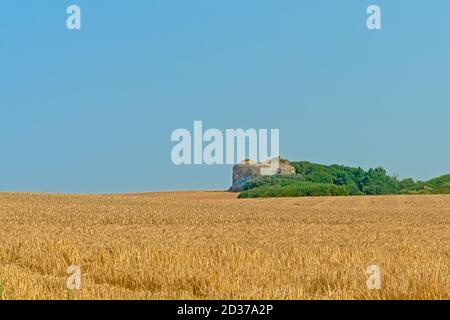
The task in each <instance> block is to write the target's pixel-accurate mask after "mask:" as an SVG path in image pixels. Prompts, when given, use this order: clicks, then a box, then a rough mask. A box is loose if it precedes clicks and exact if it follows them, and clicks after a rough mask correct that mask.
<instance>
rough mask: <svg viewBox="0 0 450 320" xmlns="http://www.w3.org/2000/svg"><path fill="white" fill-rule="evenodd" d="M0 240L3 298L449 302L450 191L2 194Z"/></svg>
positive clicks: (0, 297) (0, 289)
mask: <svg viewBox="0 0 450 320" xmlns="http://www.w3.org/2000/svg"><path fill="white" fill-rule="evenodd" d="M0 239H1V242H0V299H8V300H9V299H74V300H75V299H449V298H450V290H449V287H450V279H449V274H450V273H449V271H450V267H449V266H450V196H448V195H427V196H381V197H365V196H361V197H323V198H314V197H311V198H284V199H237V198H236V195H235V194H231V193H226V192H179V193H153V194H129V195H51V194H21V193H2V194H0ZM70 265H77V266H79V267H80V269H81V273H82V277H81V279H82V282H81V289H80V290H67V288H66V281H67V277H68V274H67V267H68V266H70ZM369 265H377V266H379V267H380V270H381V283H382V289H380V290H369V289H368V287H367V278H368V276H369V275H368V274H367V267H368V266H369Z"/></svg>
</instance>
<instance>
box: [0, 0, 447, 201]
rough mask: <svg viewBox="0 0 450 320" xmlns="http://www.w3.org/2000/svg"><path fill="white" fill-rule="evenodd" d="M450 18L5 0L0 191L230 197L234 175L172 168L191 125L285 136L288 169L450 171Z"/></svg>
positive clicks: (418, 12) (246, 5)
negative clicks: (69, 24)
mask: <svg viewBox="0 0 450 320" xmlns="http://www.w3.org/2000/svg"><path fill="white" fill-rule="evenodd" d="M70 4H77V5H79V6H80V7H81V10H82V30H80V31H69V30H67V29H66V18H67V17H68V15H67V14H66V8H67V6H68V5H70ZM370 4H378V5H380V6H381V9H382V27H383V29H382V30H379V31H369V30H368V29H367V28H366V19H367V14H366V9H367V7H368V5H370ZM449 19H450V1H448V0H433V1H425V0H421V1H411V0H396V1H391V0H390V1H383V0H372V1H365V0H341V1H335V0H328V1H321V0H311V1H300V0H280V1H275V0H270V1H269V0H244V1H243V0H227V1H211V0H190V1H185V0H179V1H175V0H133V1H123V0H120V1H119V0H108V1H106V0H104V1H103V0H95V1H92V0H89V1H88V0H71V1H63V0H58V1H55V0H36V1H28V0H26V1H25V0H2V1H1V4H0V148H1V149H0V150H1V154H0V191H43V192H80V193H107V192H135V191H156V190H177V189H225V188H227V187H228V186H229V185H230V184H231V167H230V166H179V167H177V166H175V165H174V164H172V162H171V159H170V152H171V149H172V147H173V145H174V143H172V142H171V141H170V135H171V133H172V131H173V130H174V129H176V128H188V129H191V130H192V126H193V121H194V120H202V121H203V123H204V126H205V127H207V128H219V129H222V130H225V129H226V128H240V127H242V128H279V129H280V143H281V146H280V151H281V154H282V156H284V157H287V158H288V159H291V160H308V161H313V162H319V163H325V164H331V163H338V164H346V165H354V166H362V167H364V168H368V167H372V166H383V167H385V168H386V169H387V170H388V172H389V173H391V174H398V175H399V176H400V177H413V178H415V179H429V178H431V177H434V176H437V175H441V174H444V173H450V170H449V169H450V166H449V163H450V139H449V138H450V125H449V120H450V23H449Z"/></svg>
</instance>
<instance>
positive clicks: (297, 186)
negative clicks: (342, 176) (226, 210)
mask: <svg viewBox="0 0 450 320" xmlns="http://www.w3.org/2000/svg"><path fill="white" fill-rule="evenodd" d="M345 195H348V192H347V190H346V189H345V187H340V186H336V185H334V184H325V183H313V182H307V181H297V182H293V183H291V184H287V185H262V186H259V187H257V188H254V189H250V190H247V191H244V192H241V193H240V194H239V198H261V197H305V196H345Z"/></svg>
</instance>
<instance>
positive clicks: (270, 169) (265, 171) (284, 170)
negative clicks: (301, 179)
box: [230, 157, 295, 192]
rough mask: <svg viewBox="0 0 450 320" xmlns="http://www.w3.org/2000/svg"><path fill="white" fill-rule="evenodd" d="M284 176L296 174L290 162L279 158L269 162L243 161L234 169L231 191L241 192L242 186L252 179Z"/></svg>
mask: <svg viewBox="0 0 450 320" xmlns="http://www.w3.org/2000/svg"><path fill="white" fill-rule="evenodd" d="M276 174H281V175H284V176H288V175H292V174H295V169H294V167H293V166H291V165H290V163H289V161H288V160H285V159H281V158H279V157H277V158H273V159H271V160H268V161H264V162H258V163H255V162H253V161H250V160H246V161H243V162H241V163H239V164H237V165H235V166H234V167H233V185H232V186H231V188H230V191H233V192H239V191H241V189H242V186H243V185H244V184H245V183H246V182H247V181H248V180H249V179H252V178H256V177H261V176H273V175H276Z"/></svg>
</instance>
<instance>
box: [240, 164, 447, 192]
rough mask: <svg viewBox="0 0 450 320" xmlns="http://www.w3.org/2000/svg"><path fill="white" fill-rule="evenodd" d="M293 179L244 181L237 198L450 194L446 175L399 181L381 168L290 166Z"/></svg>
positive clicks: (274, 178) (275, 177)
mask: <svg viewBox="0 0 450 320" xmlns="http://www.w3.org/2000/svg"><path fill="white" fill-rule="evenodd" d="M291 164H292V166H294V168H295V171H296V174H295V175H293V176H277V175H276V176H266V177H258V178H255V179H251V180H249V181H247V183H246V184H245V185H244V187H243V191H242V192H241V193H240V195H239V197H240V198H258V197H296V196H345V195H390V194H446V193H449V194H450V174H448V175H444V176H441V177H438V178H434V179H431V180H429V181H425V182H423V181H417V182H416V181H414V180H413V179H411V178H408V179H404V180H399V179H398V178H397V177H395V176H390V175H388V174H387V172H386V170H385V169H384V168H381V167H378V168H374V169H372V168H371V169H369V170H367V171H366V170H363V169H362V168H360V167H358V168H354V167H347V166H341V165H330V166H327V165H321V164H316V163H311V162H307V161H300V162H292V163H291Z"/></svg>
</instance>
